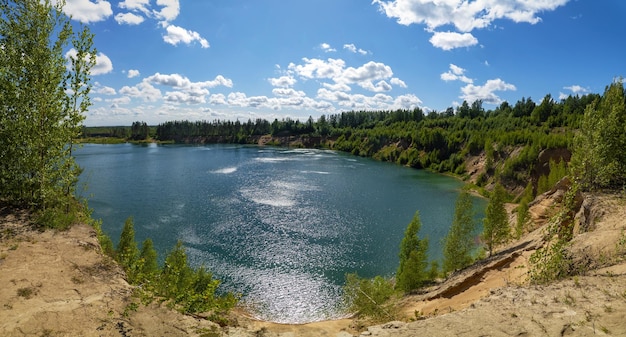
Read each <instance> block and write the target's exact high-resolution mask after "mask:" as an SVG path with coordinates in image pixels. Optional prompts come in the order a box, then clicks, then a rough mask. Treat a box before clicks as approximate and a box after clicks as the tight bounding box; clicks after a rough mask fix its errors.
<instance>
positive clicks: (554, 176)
mask: <svg viewBox="0 0 626 337" xmlns="http://www.w3.org/2000/svg"><path fill="white" fill-rule="evenodd" d="M549 165H550V172H549V174H548V175H542V176H541V177H539V180H538V182H537V195H539V194H542V193H544V192H547V191H549V190H550V189H552V187H554V185H556V184H557V183H558V182H559V181H560V180H561V178H563V177H565V176H566V175H567V168H566V167H565V161H563V160H560V161H558V162H555V161H554V160H550V164H549Z"/></svg>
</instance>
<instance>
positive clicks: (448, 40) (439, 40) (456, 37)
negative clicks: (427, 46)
mask: <svg viewBox="0 0 626 337" xmlns="http://www.w3.org/2000/svg"><path fill="white" fill-rule="evenodd" d="M428 41H429V42H430V43H431V44H432V45H433V46H435V47H437V48H441V49H443V50H452V49H455V48H461V47H471V46H474V45H476V44H478V40H477V39H476V38H475V37H474V35H472V34H470V33H463V34H461V33H457V32H449V31H448V32H435V33H434V34H433V36H432V37H431V38H430V40H428Z"/></svg>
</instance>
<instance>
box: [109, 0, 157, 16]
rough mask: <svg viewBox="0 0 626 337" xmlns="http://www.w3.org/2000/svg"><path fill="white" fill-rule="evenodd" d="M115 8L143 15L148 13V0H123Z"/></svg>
mask: <svg viewBox="0 0 626 337" xmlns="http://www.w3.org/2000/svg"><path fill="white" fill-rule="evenodd" d="M117 6H118V7H119V8H124V9H128V10H132V11H140V12H142V13H144V14H148V13H150V10H149V7H150V0H125V1H120V2H119V3H118V4H117Z"/></svg>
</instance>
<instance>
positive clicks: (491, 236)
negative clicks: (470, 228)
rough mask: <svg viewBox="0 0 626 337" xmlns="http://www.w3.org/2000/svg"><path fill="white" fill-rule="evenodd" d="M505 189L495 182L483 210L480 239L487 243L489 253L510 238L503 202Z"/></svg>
mask: <svg viewBox="0 0 626 337" xmlns="http://www.w3.org/2000/svg"><path fill="white" fill-rule="evenodd" d="M505 198H506V191H505V190H504V188H503V187H502V185H500V184H496V186H495V187H494V189H493V192H492V194H491V198H490V199H489V203H488V204H487V209H486V210H485V219H484V221H483V234H482V239H483V241H484V242H485V244H486V245H487V249H488V250H489V255H490V256H491V255H492V254H493V249H494V248H495V247H496V246H498V245H501V244H503V243H506V242H507V241H508V240H509V238H510V232H511V230H510V228H509V220H508V215H507V212H506V209H505V208H504V202H505Z"/></svg>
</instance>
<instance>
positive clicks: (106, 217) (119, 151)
mask: <svg viewBox="0 0 626 337" xmlns="http://www.w3.org/2000/svg"><path fill="white" fill-rule="evenodd" d="M75 154H76V160H77V162H78V163H79V165H80V166H81V167H82V168H83V169H84V171H83V173H82V175H81V178H80V183H79V194H80V195H82V196H87V197H88V198H89V206H90V207H91V208H93V217H94V218H96V219H102V221H103V223H102V228H103V230H104V232H105V233H107V234H108V235H110V236H111V238H112V239H113V241H114V243H117V241H118V240H119V236H120V233H121V230H122V227H123V224H124V220H125V219H126V218H128V217H129V216H132V217H133V219H134V223H135V232H136V239H137V241H138V242H142V241H143V240H144V239H146V238H148V237H150V238H151V239H152V240H153V241H154V244H155V247H156V249H157V251H158V253H159V256H160V259H161V261H163V259H164V257H165V254H167V252H168V251H169V250H171V249H172V248H173V247H174V245H175V244H176V242H177V240H181V241H182V242H183V244H184V245H185V247H186V249H187V253H188V256H189V260H190V262H191V263H192V264H193V265H194V266H200V265H204V266H206V267H207V268H208V269H209V270H210V271H212V272H213V274H214V276H215V277H216V278H218V279H220V280H221V281H222V285H221V286H220V288H221V289H223V290H226V291H233V292H237V293H240V294H242V295H243V297H242V301H243V303H244V304H245V305H247V306H248V307H249V310H250V311H251V313H252V314H253V315H255V316H256V317H257V318H259V319H263V320H269V321H274V322H281V323H304V322H312V321H319V320H326V319H334V318H339V317H341V316H342V315H345V313H344V312H343V311H342V306H341V304H342V303H341V288H342V285H343V283H344V277H345V274H346V273H351V272H358V274H359V275H361V276H367V277H372V276H375V275H384V276H392V275H393V274H394V273H395V271H396V268H397V266H398V251H399V244H400V241H401V240H402V236H403V234H404V230H405V229H406V226H407V224H408V223H409V222H410V221H411V219H412V217H413V215H414V213H415V211H416V210H419V212H420V218H421V221H422V229H421V232H420V237H428V238H429V241H430V249H429V257H430V259H433V260H441V256H442V253H441V246H440V242H441V240H442V238H443V237H444V236H445V235H446V233H447V231H448V228H449V226H450V224H451V222H452V217H453V213H454V203H455V201H456V198H457V196H458V194H459V188H460V187H461V186H462V183H461V182H459V181H458V180H455V179H453V178H450V177H446V176H443V175H438V174H434V173H430V172H426V171H423V170H415V169H410V168H406V167H401V166H397V165H394V164H390V163H381V162H377V161H374V160H371V159H367V158H360V157H355V156H351V155H348V154H344V153H339V152H335V151H328V150H311V149H288V148H274V147H257V146H236V145H207V146H186V145H156V144H149V145H134V144H117V145H97V144H86V145H84V147H83V148H81V149H79V150H77V151H76V152H75ZM474 204H475V205H476V209H477V211H479V213H480V214H479V216H482V210H483V209H484V206H485V201H484V200H481V199H478V198H476V199H474Z"/></svg>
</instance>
